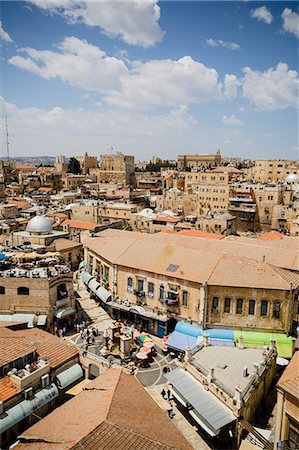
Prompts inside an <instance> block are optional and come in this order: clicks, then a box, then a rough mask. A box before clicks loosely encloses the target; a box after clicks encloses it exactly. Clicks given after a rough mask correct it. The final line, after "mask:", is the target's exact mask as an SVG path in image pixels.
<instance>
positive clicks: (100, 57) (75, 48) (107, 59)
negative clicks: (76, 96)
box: [9, 37, 127, 93]
mask: <svg viewBox="0 0 299 450" xmlns="http://www.w3.org/2000/svg"><path fill="white" fill-rule="evenodd" d="M19 51H20V52H21V53H24V54H25V55H26V56H25V57H23V56H13V57H12V58H10V59H9V63H10V64H13V65H14V66H17V67H19V68H21V69H24V70H27V71H29V72H33V73H35V74H37V75H39V76H41V77H43V78H46V79H51V78H60V79H61V80H62V81H64V82H66V83H69V84H70V85H72V86H77V87H81V88H83V89H86V90H93V91H98V92H101V93H107V92H110V91H111V90H113V89H119V88H120V78H121V76H122V75H124V74H126V73H127V67H126V65H125V63H124V62H123V61H122V60H120V59H117V58H115V57H111V56H107V55H106V53H105V52H104V51H102V50H101V49H100V48H98V47H95V46H94V45H91V44H89V43H87V42H86V41H85V40H83V41H81V40H80V39H78V38H76V37H66V38H65V39H64V41H63V42H62V43H61V44H60V45H59V46H58V51H55V52H54V51H49V50H46V51H39V50H35V49H33V48H28V47H27V48H23V49H20V50H19Z"/></svg>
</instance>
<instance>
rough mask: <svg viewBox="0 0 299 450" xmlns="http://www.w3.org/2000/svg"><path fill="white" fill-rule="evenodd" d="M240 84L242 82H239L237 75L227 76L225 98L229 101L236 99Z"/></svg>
mask: <svg viewBox="0 0 299 450" xmlns="http://www.w3.org/2000/svg"><path fill="white" fill-rule="evenodd" d="M240 84H241V83H240V80H238V78H237V77H236V75H233V74H231V75H229V74H226V75H225V77H224V96H225V97H226V98H228V99H233V98H236V97H237V95H238V87H239V86H240Z"/></svg>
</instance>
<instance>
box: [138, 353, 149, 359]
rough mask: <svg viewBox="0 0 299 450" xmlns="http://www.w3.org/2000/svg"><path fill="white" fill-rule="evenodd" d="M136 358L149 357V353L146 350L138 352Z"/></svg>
mask: <svg viewBox="0 0 299 450" xmlns="http://www.w3.org/2000/svg"><path fill="white" fill-rule="evenodd" d="M136 358H138V359H147V354H146V353H144V352H139V353H137V354H136Z"/></svg>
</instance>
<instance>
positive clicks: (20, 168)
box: [16, 165, 37, 170]
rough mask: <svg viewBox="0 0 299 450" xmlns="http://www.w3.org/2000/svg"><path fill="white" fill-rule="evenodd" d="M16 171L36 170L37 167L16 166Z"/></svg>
mask: <svg viewBox="0 0 299 450" xmlns="http://www.w3.org/2000/svg"><path fill="white" fill-rule="evenodd" d="M16 169H18V170H30V169H32V170H36V169H37V167H36V166H23V165H17V166H16Z"/></svg>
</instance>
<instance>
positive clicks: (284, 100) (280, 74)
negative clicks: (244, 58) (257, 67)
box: [242, 63, 299, 111]
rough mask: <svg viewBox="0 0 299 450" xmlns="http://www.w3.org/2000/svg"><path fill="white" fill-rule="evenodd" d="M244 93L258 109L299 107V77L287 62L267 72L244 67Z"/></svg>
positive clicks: (269, 109)
mask: <svg viewBox="0 0 299 450" xmlns="http://www.w3.org/2000/svg"><path fill="white" fill-rule="evenodd" d="M243 72H244V74H245V75H244V78H243V80H242V86H243V95H244V97H246V98H247V99H248V100H249V101H250V102H251V103H253V104H254V105H255V106H256V107H257V108H258V109H261V110H264V111H273V110H275V109H285V108H288V107H298V89H299V78H298V73H297V72H296V71H295V70H289V68H288V65H287V64H283V63H279V64H278V65H277V66H276V67H275V68H270V69H268V70H266V71H265V72H259V71H254V70H252V69H251V68H250V67H245V68H244V69H243Z"/></svg>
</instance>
